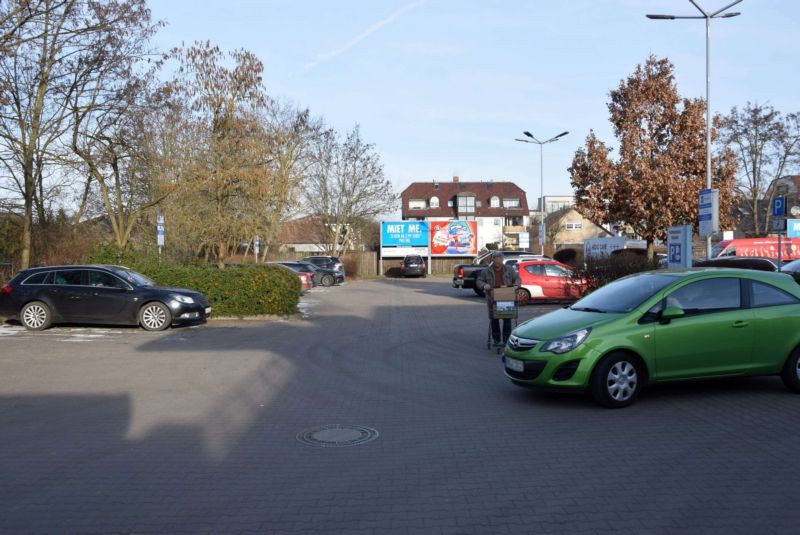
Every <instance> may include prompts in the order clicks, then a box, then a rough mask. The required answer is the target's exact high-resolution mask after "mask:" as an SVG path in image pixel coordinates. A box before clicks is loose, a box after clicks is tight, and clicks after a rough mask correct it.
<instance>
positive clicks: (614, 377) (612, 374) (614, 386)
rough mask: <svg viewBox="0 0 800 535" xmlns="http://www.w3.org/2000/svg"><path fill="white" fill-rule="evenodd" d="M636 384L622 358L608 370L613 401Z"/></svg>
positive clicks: (622, 397) (629, 392)
mask: <svg viewBox="0 0 800 535" xmlns="http://www.w3.org/2000/svg"><path fill="white" fill-rule="evenodd" d="M799 373H800V372H799ZM637 384H638V377H637V374H636V368H635V367H634V366H633V364H631V363H630V362H627V361H624V360H623V361H620V362H617V363H615V364H614V365H613V366H612V367H611V369H610V370H608V376H607V377H606V388H607V389H608V394H609V395H610V396H611V397H612V398H613V399H614V400H615V401H627V400H628V399H630V398H631V396H633V393H634V392H635V391H636V386H637Z"/></svg>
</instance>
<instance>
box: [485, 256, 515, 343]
mask: <svg viewBox="0 0 800 535" xmlns="http://www.w3.org/2000/svg"><path fill="white" fill-rule="evenodd" d="M476 283H477V285H478V288H480V289H482V290H483V291H484V293H485V294H486V303H487V306H488V308H489V318H490V322H491V339H492V342H493V343H494V345H495V346H503V345H505V343H506V342H507V341H508V337H509V336H511V320H512V319H513V318H516V317H517V302H516V293H517V288H519V286H520V279H519V274H518V273H517V272H516V270H514V269H513V268H511V267H508V266H506V265H505V264H503V253H502V252H500V251H495V252H494V253H492V262H491V263H490V264H489V265H488V266H487V267H486V269H484V270H483V271H482V272H481V273H480V275H478V280H477V282H476ZM499 288H508V289H509V290H511V292H509V293H510V301H506V302H510V303H513V309H512V310H500V309H498V307H497V304H498V303H500V302H501V300H499V299H496V295H495V294H497V296H499V295H500V294H501V293H505V292H495V289H499ZM503 301H505V297H504V299H503ZM500 318H502V319H503V331H502V333H501V332H500Z"/></svg>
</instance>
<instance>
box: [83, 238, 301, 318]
mask: <svg viewBox="0 0 800 535" xmlns="http://www.w3.org/2000/svg"><path fill="white" fill-rule="evenodd" d="M91 262H94V263H102V264H122V265H125V266H127V267H129V268H131V269H133V270H134V271H138V272H139V273H142V274H143V275H146V276H147V277H149V278H151V279H153V280H154V281H156V282H158V284H159V285H162V286H169V287H173V288H189V289H191V290H197V291H198V292H202V293H203V294H204V295H205V296H206V297H208V300H209V301H210V302H211V307H212V309H213V310H212V316H217V317H220V316H234V317H239V316H255V315H262V314H275V315H279V316H286V315H290V314H294V313H296V312H297V303H298V301H299V300H300V280H299V279H298V278H297V275H295V274H294V273H292V272H290V271H288V270H286V269H282V268H279V267H276V266H266V265H248V266H228V267H226V268H225V269H219V268H217V267H216V266H211V265H208V264H195V265H169V264H167V263H166V262H164V263H159V262H158V261H157V260H156V259H154V258H152V257H150V256H137V255H135V254H131V253H129V252H128V253H123V254H122V255H119V254H118V253H117V250H116V248H115V247H113V246H101V247H98V248H97V249H95V251H94V252H93V253H92V257H91Z"/></svg>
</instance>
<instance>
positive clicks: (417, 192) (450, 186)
mask: <svg viewBox="0 0 800 535" xmlns="http://www.w3.org/2000/svg"><path fill="white" fill-rule="evenodd" d="M400 198H401V201H402V209H401V214H402V218H403V219H404V220H412V221H447V220H453V219H458V220H464V221H476V222H477V228H478V236H477V240H478V248H479V249H480V248H482V247H484V246H485V245H486V244H487V243H500V244H501V245H502V246H503V247H516V246H519V235H520V233H523V232H528V226H529V225H530V215H529V210H528V200H527V197H526V196H525V191H523V189H522V188H520V187H519V186H517V185H516V184H514V183H513V182H500V181H482V182H462V181H461V180H460V179H459V177H457V176H455V177H453V180H452V181H451V182H440V181H437V180H433V181H430V182H413V183H412V184H411V185H410V186H408V187H407V188H406V189H404V190H403V192H402V193H401V194H400Z"/></svg>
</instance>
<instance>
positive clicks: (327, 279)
mask: <svg viewBox="0 0 800 535" xmlns="http://www.w3.org/2000/svg"><path fill="white" fill-rule="evenodd" d="M333 282H334V281H333V275H323V276H322V285H323V286H333Z"/></svg>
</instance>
